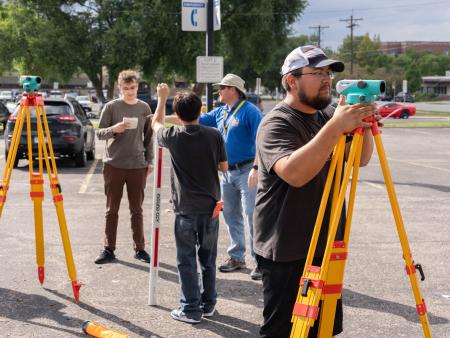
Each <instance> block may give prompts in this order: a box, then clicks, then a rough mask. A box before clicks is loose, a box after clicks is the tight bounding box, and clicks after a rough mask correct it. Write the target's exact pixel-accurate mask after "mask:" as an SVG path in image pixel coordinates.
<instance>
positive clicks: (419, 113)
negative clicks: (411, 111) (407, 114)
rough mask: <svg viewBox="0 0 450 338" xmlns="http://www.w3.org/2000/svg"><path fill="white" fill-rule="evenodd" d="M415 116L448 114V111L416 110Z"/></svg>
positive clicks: (449, 113)
mask: <svg viewBox="0 0 450 338" xmlns="http://www.w3.org/2000/svg"><path fill="white" fill-rule="evenodd" d="M416 115H417V116H438V117H443V116H450V112H441V111H425V110H418V111H417V114H416Z"/></svg>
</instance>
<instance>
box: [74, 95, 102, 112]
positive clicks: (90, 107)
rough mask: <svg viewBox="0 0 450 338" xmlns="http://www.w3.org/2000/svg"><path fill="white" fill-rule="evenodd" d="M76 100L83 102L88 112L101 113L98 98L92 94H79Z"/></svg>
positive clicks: (82, 104)
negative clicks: (91, 95)
mask: <svg viewBox="0 0 450 338" xmlns="http://www.w3.org/2000/svg"><path fill="white" fill-rule="evenodd" d="M76 100H77V101H78V102H79V103H80V104H81V106H82V107H83V108H84V110H85V111H86V112H93V113H97V114H98V113H99V111H100V104H99V103H97V99H95V98H93V97H90V96H77V97H76Z"/></svg>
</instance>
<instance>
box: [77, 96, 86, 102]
mask: <svg viewBox="0 0 450 338" xmlns="http://www.w3.org/2000/svg"><path fill="white" fill-rule="evenodd" d="M77 101H89V97H88V96H77Z"/></svg>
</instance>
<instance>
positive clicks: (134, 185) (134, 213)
mask: <svg viewBox="0 0 450 338" xmlns="http://www.w3.org/2000/svg"><path fill="white" fill-rule="evenodd" d="M103 179H104V180H105V195H106V215H105V223H106V224H105V247H106V248H108V249H110V250H112V251H114V250H115V249H116V237H117V223H118V221H119V208H120V201H121V200H122V195H123V186H124V185H126V186H127V195H128V204H129V208H130V215H131V230H132V232H133V241H134V249H135V250H144V247H145V239H144V224H143V217H142V203H143V202H144V189H145V184H146V180H147V168H139V169H120V168H115V167H113V166H111V165H109V164H106V163H105V165H104V166H103Z"/></svg>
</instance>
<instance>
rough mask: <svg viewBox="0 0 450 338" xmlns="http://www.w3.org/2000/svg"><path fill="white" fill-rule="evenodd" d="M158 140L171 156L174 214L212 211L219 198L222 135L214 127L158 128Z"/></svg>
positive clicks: (223, 156) (225, 157)
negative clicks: (218, 171)
mask: <svg viewBox="0 0 450 338" xmlns="http://www.w3.org/2000/svg"><path fill="white" fill-rule="evenodd" d="M157 139H158V143H159V145H161V146H162V147H166V148H168V149H169V152H170V155H171V160H172V171H171V184H172V202H173V207H174V211H175V213H177V214H182V215H188V214H211V213H212V212H213V210H214V207H215V205H216V202H217V201H219V200H220V183H219V176H218V173H217V170H218V165H219V162H224V161H226V160H227V154H226V151H225V145H224V141H223V138H222V135H220V133H219V131H218V130H217V129H214V128H210V127H205V126H201V125H187V126H183V127H170V128H161V129H159V130H158V132H157Z"/></svg>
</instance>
